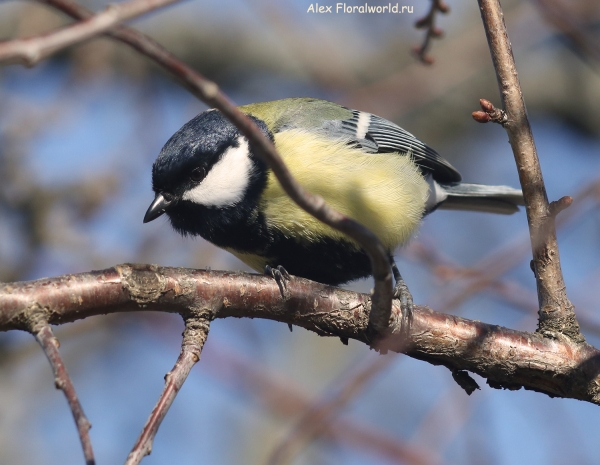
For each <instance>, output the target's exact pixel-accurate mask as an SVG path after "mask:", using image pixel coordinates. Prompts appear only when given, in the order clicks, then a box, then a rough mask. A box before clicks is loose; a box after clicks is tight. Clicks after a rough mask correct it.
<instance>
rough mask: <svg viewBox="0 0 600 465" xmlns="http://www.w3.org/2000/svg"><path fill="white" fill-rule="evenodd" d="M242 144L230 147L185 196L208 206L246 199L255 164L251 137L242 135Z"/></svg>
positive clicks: (240, 140) (230, 203)
mask: <svg viewBox="0 0 600 465" xmlns="http://www.w3.org/2000/svg"><path fill="white" fill-rule="evenodd" d="M238 144H239V147H230V148H228V149H227V150H226V151H225V152H224V153H223V155H222V156H221V159H220V160H219V161H218V162H217V163H215V165H214V166H213V167H212V168H211V169H210V171H209V172H208V174H207V175H206V177H205V178H204V180H203V181H202V182H201V183H200V184H198V185H197V186H196V187H194V188H192V189H190V190H188V191H186V192H185V193H184V194H183V196H182V199H183V200H190V201H192V202H194V203H198V204H200V205H205V206H207V207H224V206H229V205H235V204H236V203H238V202H239V201H240V200H242V198H243V197H244V193H245V192H246V188H247V187H248V183H249V181H250V174H251V171H252V168H253V166H252V160H251V159H250V156H249V148H248V141H247V140H246V139H244V137H242V136H240V137H239V138H238Z"/></svg>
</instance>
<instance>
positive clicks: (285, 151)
mask: <svg viewBox="0 0 600 465" xmlns="http://www.w3.org/2000/svg"><path fill="white" fill-rule="evenodd" d="M275 145H276V146H277V148H278V149H279V153H280V154H281V155H282V156H283V158H284V161H285V163H286V165H287V166H288V168H289V169H290V171H291V172H292V174H293V175H294V176H295V178H296V179H297V180H298V181H299V182H300V184H302V185H303V186H304V187H305V188H306V189H308V191H309V192H312V193H313V194H317V195H320V196H321V197H323V198H324V199H325V201H326V202H327V204H328V205H329V206H331V207H332V208H335V209H336V210H338V211H339V212H341V213H343V214H345V215H347V216H349V217H351V218H353V219H355V220H357V221H358V222H360V223H361V224H363V225H365V226H367V227H368V228H369V229H370V230H371V231H373V232H374V233H375V234H376V235H377V236H378V237H379V239H380V240H381V241H382V242H383V244H384V245H385V246H386V247H387V248H388V249H389V250H394V249H395V248H396V247H397V246H398V245H400V244H402V243H404V242H406V241H407V240H408V239H409V238H410V236H411V235H412V234H413V232H414V231H415V229H416V227H417V226H418V224H419V222H420V220H421V218H422V216H423V213H424V209H425V202H426V200H427V195H428V184H427V182H426V181H425V179H424V178H423V176H422V174H421V173H420V171H419V169H418V167H417V166H416V165H415V164H414V163H413V161H412V160H411V158H410V157H408V156H400V155H396V154H393V153H386V154H367V153H364V152H362V151H361V150H360V149H357V148H352V147H350V146H348V145H347V144H346V143H345V142H344V141H340V142H333V143H332V142H331V140H329V139H327V138H325V137H322V136H315V135H314V134H311V133H308V132H306V131H305V130H300V129H293V130H288V131H283V132H281V133H278V134H275ZM263 202H264V203H263V211H264V213H265V215H266V219H267V223H268V225H269V226H271V227H274V228H277V229H278V230H280V231H281V232H282V233H283V234H284V235H286V236H288V237H294V238H296V239H297V240H305V241H309V242H310V241H316V240H318V239H319V238H320V237H322V236H327V237H333V238H342V237H344V238H346V239H348V238H347V237H346V236H345V235H343V234H342V233H340V232H338V231H335V230H333V229H332V228H330V227H329V226H327V225H324V224H323V223H321V222H320V221H319V220H317V219H315V218H313V217H312V216H311V215H309V214H308V213H306V212H305V211H304V210H302V209H300V207H298V206H297V205H296V204H295V203H294V202H293V201H292V200H290V198H289V197H288V196H287V195H286V194H285V192H284V191H283V189H282V188H281V186H280V184H279V182H278V181H277V179H276V178H275V176H274V175H273V173H272V172H270V174H269V179H268V182H267V187H266V190H265V192H264V193H263Z"/></svg>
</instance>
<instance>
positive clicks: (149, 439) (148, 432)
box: [125, 316, 210, 465]
mask: <svg viewBox="0 0 600 465" xmlns="http://www.w3.org/2000/svg"><path fill="white" fill-rule="evenodd" d="M209 326H210V323H209V320H208V319H206V318H205V317H197V316H193V317H189V318H187V319H186V321H185V330H184V332H183V341H182V342H181V353H180V354H179V357H178V358H177V362H175V366H174V367H173V369H172V370H171V371H170V372H169V373H167V375H166V376H165V387H164V389H163V392H162V394H161V395H160V397H159V399H158V402H157V403H156V405H155V406H154V408H153V409H152V413H151V414H150V417H148V420H147V421H146V424H145V425H144V428H143V429H142V433H141V434H140V437H139V438H138V440H137V441H136V442H135V445H134V446H133V449H131V452H130V453H129V455H128V456H127V460H126V461H125V465H137V464H139V463H140V462H141V461H142V459H143V458H144V457H145V456H146V455H149V454H150V452H152V443H153V441H154V437H155V436H156V433H157V432H158V428H159V427H160V424H161V423H162V421H163V419H164V418H165V415H166V414H167V412H168V411H169V408H170V407H171V405H172V404H173V401H174V400H175V396H176V395H177V393H178V392H179V390H180V389H181V386H183V383H184V382H185V380H186V379H187V377H188V375H189V373H190V370H191V369H192V367H193V366H194V365H195V364H196V362H198V360H200V354H201V353H202V347H204V343H205V342H206V338H207V337H208V330H209Z"/></svg>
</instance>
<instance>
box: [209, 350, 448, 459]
mask: <svg viewBox="0 0 600 465" xmlns="http://www.w3.org/2000/svg"><path fill="white" fill-rule="evenodd" d="M206 361H207V362H208V365H207V368H208V369H209V370H211V371H212V372H213V373H214V374H215V376H216V377H218V378H220V379H221V380H223V381H225V382H226V383H227V385H228V386H235V387H236V388H238V389H243V390H244V393H245V394H247V393H248V392H249V393H250V394H253V395H254V396H255V397H256V398H257V399H258V400H259V401H262V403H263V404H265V405H266V406H267V408H268V409H269V411H271V412H272V413H273V414H275V415H279V416H282V417H284V418H289V417H293V416H297V415H301V414H302V413H303V412H306V411H307V409H309V408H310V407H311V401H310V397H309V396H308V395H307V394H306V393H305V392H303V391H302V390H301V389H299V387H298V384H297V383H292V382H290V381H289V380H288V379H287V378H284V377H282V376H281V375H280V374H279V373H275V372H272V371H270V370H268V369H266V368H265V367H262V366H260V365H258V364H257V363H256V360H254V359H250V358H247V357H246V356H244V355H242V354H240V353H237V352H233V351H232V350H231V348H229V347H218V348H215V347H214V345H211V357H210V358H207V360H206ZM323 435H324V436H325V438H327V439H329V440H332V441H337V442H339V443H342V444H344V445H346V446H348V447H351V448H354V449H356V450H359V451H360V452H361V453H363V454H364V453H371V454H375V455H377V456H380V457H383V458H385V459H387V460H389V461H391V463H399V464H403V465H443V462H442V460H441V459H440V458H439V457H437V456H435V455H434V454H432V453H431V452H430V451H429V450H427V449H425V448H422V447H419V446H418V445H417V444H416V443H414V442H406V441H404V440H403V439H402V438H401V437H395V436H391V435H390V434H389V432H388V431H385V430H383V429H380V428H378V427H376V426H374V425H369V424H366V423H364V422H360V421H358V420H356V419H353V418H351V417H342V418H337V419H334V420H333V421H332V422H329V423H326V424H324V429H323Z"/></svg>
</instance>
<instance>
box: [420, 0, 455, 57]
mask: <svg viewBox="0 0 600 465" xmlns="http://www.w3.org/2000/svg"><path fill="white" fill-rule="evenodd" d="M449 11H450V7H449V6H448V5H447V4H446V2H444V0H431V6H430V7H429V11H428V12H427V14H426V15H425V16H424V17H423V18H421V19H418V20H417V22H416V23H415V27H416V28H417V29H427V31H426V32H425V38H424V39H423V43H422V44H421V45H420V46H418V47H414V48H413V52H414V53H415V55H416V56H417V57H418V58H419V60H421V62H422V63H425V64H426V65H431V64H432V63H433V61H434V60H433V58H432V57H431V56H430V55H427V52H428V51H429V48H430V47H431V39H437V38H440V37H441V36H442V35H443V31H442V30H441V29H440V28H438V27H436V25H435V19H436V16H437V13H438V12H440V13H443V14H447V13H448V12H449Z"/></svg>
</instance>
